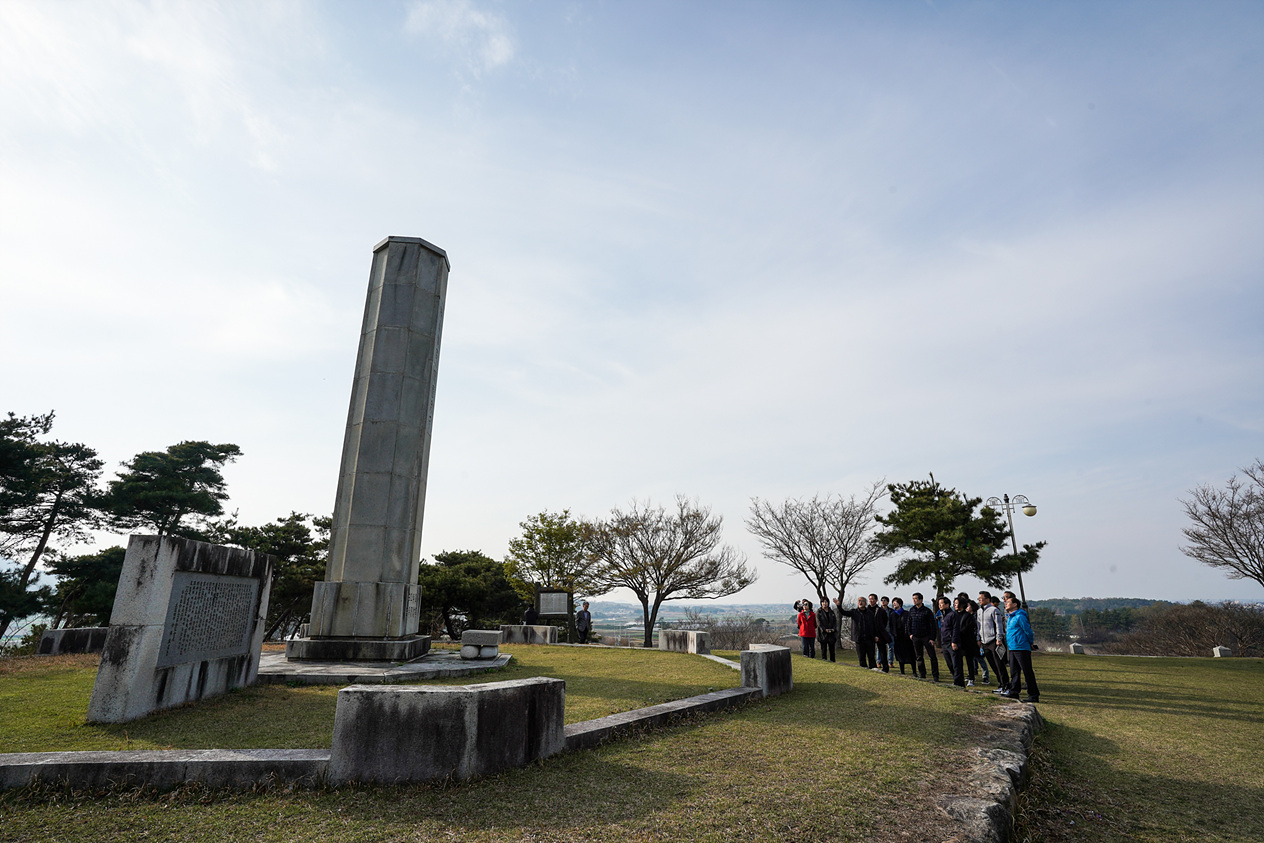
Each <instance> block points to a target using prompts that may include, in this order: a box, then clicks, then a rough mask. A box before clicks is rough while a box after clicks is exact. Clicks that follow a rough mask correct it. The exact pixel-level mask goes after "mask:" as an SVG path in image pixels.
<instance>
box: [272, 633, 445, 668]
mask: <svg viewBox="0 0 1264 843" xmlns="http://www.w3.org/2000/svg"><path fill="white" fill-rule="evenodd" d="M428 652H430V636H429V635H409V636H406V637H404V638H293V639H291V640H289V641H286V642H285V657H286V658H287V659H295V660H311V661H321V662H352V661H368V662H406V661H411V660H412V659H415V658H418V657H420V656H424V655H425V654H426V653H428Z"/></svg>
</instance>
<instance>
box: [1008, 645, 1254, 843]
mask: <svg viewBox="0 0 1264 843" xmlns="http://www.w3.org/2000/svg"><path fill="white" fill-rule="evenodd" d="M1035 667H1036V671H1037V677H1038V679H1039V680H1040V685H1041V703H1040V712H1041V714H1042V715H1043V716H1044V718H1045V723H1046V729H1045V731H1044V732H1042V733H1041V734H1040V735H1039V736H1038V738H1037V740H1036V746H1035V749H1034V751H1033V754H1032V785H1031V787H1030V788H1029V789H1028V791H1027V793H1026V795H1025V796H1024V799H1023V803H1022V808H1021V813H1020V817H1019V827H1018V832H1019V833H1018V835H1017V836H1016V838H1015V839H1017V840H1020V841H1053V842H1054V843H1058V841H1098V840H1101V841H1107V840H1121V839H1129V840H1137V841H1156V843H1158V842H1159V841H1163V843H1168V841H1178V840H1197V841H1199V843H1205V842H1206V841H1226V842H1227V841H1233V843H1256V841H1260V840H1264V810H1261V806H1264V756H1261V753H1260V746H1261V739H1262V738H1264V660H1260V659H1210V658H1207V659H1187V658H1186V659H1178V658H1171V659H1164V658H1158V659H1156V658H1138V657H1127V656H1067V655H1056V654H1048V655H1043V656H1040V657H1038V659H1037V661H1036V665H1035Z"/></svg>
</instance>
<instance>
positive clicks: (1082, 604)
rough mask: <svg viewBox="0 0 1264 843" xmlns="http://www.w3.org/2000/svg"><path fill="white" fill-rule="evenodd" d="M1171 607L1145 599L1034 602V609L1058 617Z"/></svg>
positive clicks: (1166, 603) (1122, 598)
mask: <svg viewBox="0 0 1264 843" xmlns="http://www.w3.org/2000/svg"><path fill="white" fill-rule="evenodd" d="M1160 604H1161V605H1165V606H1170V605H1172V602H1171V601H1170V600H1146V599H1145V598H1143V597H1057V598H1054V599H1053V600H1032V601H1030V605H1031V607H1032V608H1033V609H1050V610H1051V611H1053V612H1054V613H1055V614H1058V615H1078V614H1081V613H1082V612H1084V611H1086V610H1088V609H1095V610H1096V611H1098V612H1107V611H1110V610H1111V609H1144V608H1145V607H1146V606H1154V605H1160Z"/></svg>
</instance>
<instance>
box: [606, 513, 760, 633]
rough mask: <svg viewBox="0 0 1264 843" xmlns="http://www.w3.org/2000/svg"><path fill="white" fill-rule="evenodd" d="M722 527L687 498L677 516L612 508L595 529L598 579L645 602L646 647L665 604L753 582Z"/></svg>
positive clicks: (716, 594)
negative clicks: (724, 538) (723, 542)
mask: <svg viewBox="0 0 1264 843" xmlns="http://www.w3.org/2000/svg"><path fill="white" fill-rule="evenodd" d="M723 528H724V519H723V518H722V517H721V516H719V515H716V516H712V515H711V509H710V508H709V507H704V506H701V505H699V504H698V503H697V502H696V501H692V500H690V499H689V498H686V497H684V496H683V495H679V496H677V497H676V509H675V511H674V512H668V511H667V510H666V509H665V508H664V507H662V506H652V505H651V504H650V503H649V502H648V501H646V502H645V503H639V502H637V501H633V502H632V506H631V508H630V509H629V510H628V511H627V512H623V511H621V510H619V509H613V510H611V511H610V518H609V519H608V520H606V521H603V522H599V523H596V524H593V525H591V530H590V531H589V553H590V554H591V555H592V556H593V558H595V559H596V560H597V562H598V565H597V567H596V570H595V571H594V574H595V576H596V578H597V579H598V581H599V582H600V583H601V585H602V586H604V587H606V588H626V589H628V590H630V591H631V592H632V593H633V594H635V595H636V597H637V599H638V600H639V601H640V602H641V608H642V611H643V619H644V623H645V646H646V647H651V646H653V634H654V622H655V621H656V620H657V618H658V610H659V607H660V606H662V604H663V602H664V601H666V600H680V599H692V600H699V599H703V600H705V599H711V598H716V597H725V596H727V595H729V594H736V593H737V592H739V591H741V590H742V589H743V588H745V587H746V586H748V585H750V584H751V583H752V582H754V581H755V572H754V571H752V570H750V569H748V568H747V567H746V559H745V557H744V556H743V555H742V554H741V553H740V552H738V551H737V550H734V549H733V548H732V547H729V546H728V545H723V546H721V545H720V540H721V537H722V533H723Z"/></svg>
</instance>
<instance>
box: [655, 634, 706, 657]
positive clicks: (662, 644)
mask: <svg viewBox="0 0 1264 843" xmlns="http://www.w3.org/2000/svg"><path fill="white" fill-rule="evenodd" d="M709 638H710V636H709V635H708V634H707V632H706V631H705V630H701V629H664V630H661V631H660V632H659V633H658V649H660V650H669V651H671V652H673V653H693V654H694V655H702V656H705V655H708V654H709V653H710V652H711V648H710V647H708V646H707V640H708V639H709Z"/></svg>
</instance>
